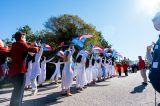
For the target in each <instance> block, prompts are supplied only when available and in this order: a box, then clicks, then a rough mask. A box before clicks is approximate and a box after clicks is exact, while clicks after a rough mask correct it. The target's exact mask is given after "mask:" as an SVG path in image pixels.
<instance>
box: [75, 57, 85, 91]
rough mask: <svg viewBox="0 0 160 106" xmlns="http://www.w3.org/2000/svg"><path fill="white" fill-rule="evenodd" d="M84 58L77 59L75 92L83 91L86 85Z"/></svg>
mask: <svg viewBox="0 0 160 106" xmlns="http://www.w3.org/2000/svg"><path fill="white" fill-rule="evenodd" d="M85 63H86V57H85V55H83V56H82V55H79V56H78V58H77V66H78V68H77V76H76V87H77V91H78V92H80V91H82V90H83V87H84V86H85V85H86V84H87V77H86V71H85Z"/></svg>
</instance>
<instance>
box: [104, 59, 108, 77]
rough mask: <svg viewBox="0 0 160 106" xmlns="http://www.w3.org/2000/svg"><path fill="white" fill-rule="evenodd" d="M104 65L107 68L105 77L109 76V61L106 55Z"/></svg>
mask: <svg viewBox="0 0 160 106" xmlns="http://www.w3.org/2000/svg"><path fill="white" fill-rule="evenodd" d="M103 66H104V69H105V76H104V77H105V78H108V70H109V67H108V61H107V59H106V57H105V59H104V63H103Z"/></svg>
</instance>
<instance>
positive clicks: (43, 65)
mask: <svg viewBox="0 0 160 106" xmlns="http://www.w3.org/2000/svg"><path fill="white" fill-rule="evenodd" d="M52 59H53V58H51V59H49V60H46V59H44V60H43V61H42V62H41V73H40V75H39V77H38V84H42V83H43V82H45V80H46V63H48V62H50V61H51V60H52Z"/></svg>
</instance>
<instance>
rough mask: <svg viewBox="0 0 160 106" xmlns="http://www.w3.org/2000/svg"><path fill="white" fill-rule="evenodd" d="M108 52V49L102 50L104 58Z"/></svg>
mask: <svg viewBox="0 0 160 106" xmlns="http://www.w3.org/2000/svg"><path fill="white" fill-rule="evenodd" d="M108 51H109V48H104V49H103V55H104V56H105V57H106V56H107V53H108Z"/></svg>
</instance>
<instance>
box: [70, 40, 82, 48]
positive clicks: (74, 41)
mask: <svg viewBox="0 0 160 106" xmlns="http://www.w3.org/2000/svg"><path fill="white" fill-rule="evenodd" d="M72 43H74V45H75V46H77V47H78V48H80V49H82V48H83V47H84V42H82V41H81V40H78V37H77V38H74V39H73V40H72Z"/></svg>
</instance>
